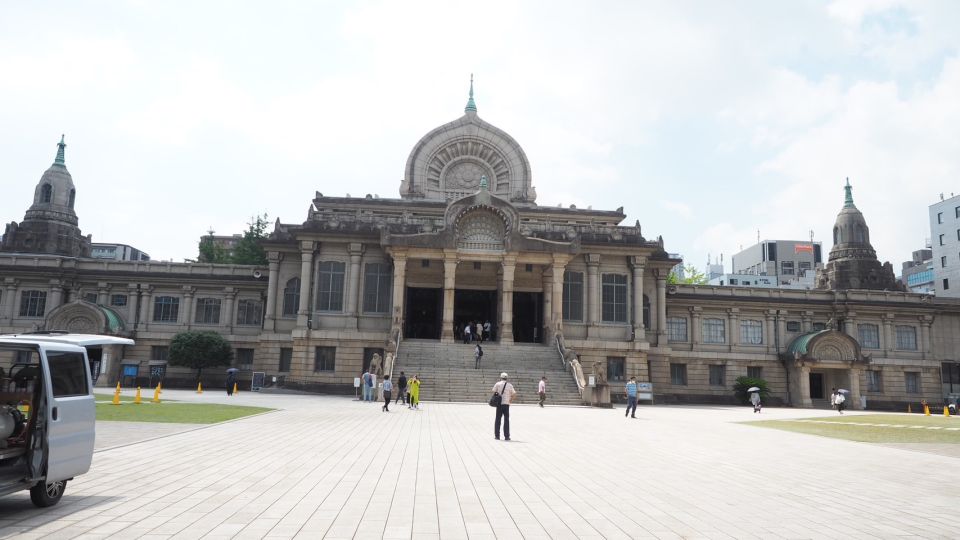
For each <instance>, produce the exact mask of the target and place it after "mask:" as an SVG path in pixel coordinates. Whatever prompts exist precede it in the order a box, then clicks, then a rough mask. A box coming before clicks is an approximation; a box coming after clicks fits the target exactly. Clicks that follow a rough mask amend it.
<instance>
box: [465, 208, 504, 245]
mask: <svg viewBox="0 0 960 540" xmlns="http://www.w3.org/2000/svg"><path fill="white" fill-rule="evenodd" d="M505 235H506V226H505V225H504V223H503V219H501V218H500V216H498V215H496V214H494V213H492V212H473V213H471V214H469V215H467V216H465V217H464V218H463V219H461V220H460V223H459V226H458V227H457V248H459V249H468V250H485V251H502V250H503V246H504V236H505Z"/></svg>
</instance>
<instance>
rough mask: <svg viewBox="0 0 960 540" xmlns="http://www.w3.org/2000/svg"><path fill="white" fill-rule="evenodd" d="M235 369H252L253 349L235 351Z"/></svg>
mask: <svg viewBox="0 0 960 540" xmlns="http://www.w3.org/2000/svg"><path fill="white" fill-rule="evenodd" d="M237 367H238V368H240V369H248V370H249V369H253V349H237Z"/></svg>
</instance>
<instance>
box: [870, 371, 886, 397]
mask: <svg viewBox="0 0 960 540" xmlns="http://www.w3.org/2000/svg"><path fill="white" fill-rule="evenodd" d="M882 391H883V381H882V378H881V376H880V372H879V371H867V392H882Z"/></svg>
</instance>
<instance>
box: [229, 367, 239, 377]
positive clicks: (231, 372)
mask: <svg viewBox="0 0 960 540" xmlns="http://www.w3.org/2000/svg"><path fill="white" fill-rule="evenodd" d="M237 373H240V370H239V369H237V368H235V367H232V368H229V369H227V375H236V374H237Z"/></svg>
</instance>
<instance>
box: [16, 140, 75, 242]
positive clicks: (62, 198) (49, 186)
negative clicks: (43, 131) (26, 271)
mask: <svg viewBox="0 0 960 540" xmlns="http://www.w3.org/2000/svg"><path fill="white" fill-rule="evenodd" d="M66 148H67V144H66V142H64V138H63V136H61V137H60V142H59V143H58V144H57V156H56V158H54V160H53V165H51V166H50V168H49V169H47V170H46V172H44V173H43V176H41V177H40V182H39V183H37V187H36V189H34V192H33V204H32V205H30V208H29V209H28V210H27V213H26V215H25V216H24V218H23V222H21V223H19V224H18V223H17V222H15V221H14V222H11V223H9V224H7V227H6V232H5V233H4V235H3V245H2V246H0V251H13V252H18V253H45V254H51V255H66V256H69V257H89V256H90V237H89V236H87V237H84V236H83V235H82V234H81V233H80V228H79V226H78V220H77V213H76V212H75V211H74V209H73V207H74V203H75V202H76V199H77V190H76V187H75V186H74V185H73V177H72V176H70V172H69V171H68V170H67V165H66V159H65V157H66V156H65V154H66Z"/></svg>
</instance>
